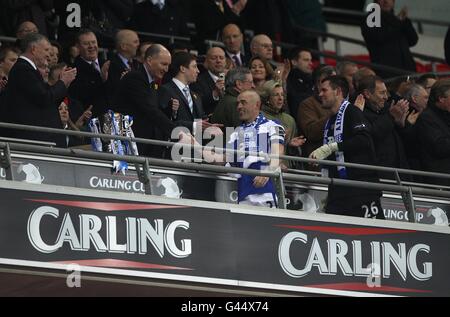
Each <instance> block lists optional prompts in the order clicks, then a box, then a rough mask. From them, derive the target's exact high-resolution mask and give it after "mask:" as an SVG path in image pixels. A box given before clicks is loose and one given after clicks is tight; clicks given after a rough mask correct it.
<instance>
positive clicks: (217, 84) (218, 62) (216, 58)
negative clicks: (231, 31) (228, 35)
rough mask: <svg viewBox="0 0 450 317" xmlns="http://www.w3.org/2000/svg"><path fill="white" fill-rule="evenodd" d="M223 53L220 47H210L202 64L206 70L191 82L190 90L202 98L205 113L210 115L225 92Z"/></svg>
mask: <svg viewBox="0 0 450 317" xmlns="http://www.w3.org/2000/svg"><path fill="white" fill-rule="evenodd" d="M225 64H226V62H225V53H224V51H223V49H221V48H220V47H211V48H210V49H209V50H208V52H207V54H206V59H205V63H204V66H205V68H206V71H204V72H203V73H201V74H200V75H199V76H198V79H197V82H195V83H193V84H192V86H191V87H192V90H194V91H195V92H197V93H199V94H200V96H201V98H202V104H203V109H204V111H205V115H207V116H208V115H211V114H212V113H213V112H214V110H215V109H216V107H217V104H218V103H219V99H220V96H222V95H223V94H224V92H225Z"/></svg>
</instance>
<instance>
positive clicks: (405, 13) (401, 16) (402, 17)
mask: <svg viewBox="0 0 450 317" xmlns="http://www.w3.org/2000/svg"><path fill="white" fill-rule="evenodd" d="M397 16H398V18H399V19H400V21H403V20H405V19H406V18H407V17H408V7H406V6H405V7H403V8H402V9H401V10H400V12H399V13H398V15H397Z"/></svg>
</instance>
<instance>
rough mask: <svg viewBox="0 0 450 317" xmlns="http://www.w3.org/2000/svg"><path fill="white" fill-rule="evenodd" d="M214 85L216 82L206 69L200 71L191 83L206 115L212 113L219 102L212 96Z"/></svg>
mask: <svg viewBox="0 0 450 317" xmlns="http://www.w3.org/2000/svg"><path fill="white" fill-rule="evenodd" d="M215 87H216V83H215V82H214V80H213V79H212V77H211V75H210V74H209V72H208V71H205V72H203V73H201V74H200V75H199V76H198V78H197V81H196V82H195V83H194V84H192V85H191V88H192V90H193V91H195V92H197V93H199V94H200V96H201V98H202V105H203V108H204V111H205V114H206V115H209V114H212V113H213V112H214V110H215V109H216V107H217V104H218V103H219V100H214V97H213V90H214V89H215Z"/></svg>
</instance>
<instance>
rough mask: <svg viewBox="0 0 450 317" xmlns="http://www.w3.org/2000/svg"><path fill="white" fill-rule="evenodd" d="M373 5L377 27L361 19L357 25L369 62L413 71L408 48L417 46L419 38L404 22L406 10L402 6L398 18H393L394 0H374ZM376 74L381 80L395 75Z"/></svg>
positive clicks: (386, 73) (411, 27)
mask: <svg viewBox="0 0 450 317" xmlns="http://www.w3.org/2000/svg"><path fill="white" fill-rule="evenodd" d="M375 2H376V3H377V4H379V5H380V7H381V21H380V25H379V26H378V25H377V26H375V27H374V26H371V25H368V23H367V19H366V18H364V19H362V21H363V22H362V24H361V32H362V35H363V37H364V41H365V42H366V44H367V49H368V50H369V53H370V59H371V61H372V62H373V63H377V64H383V65H386V66H391V67H396V68H401V69H404V70H409V71H411V72H416V63H415V61H414V59H413V57H412V55H411V51H410V50H409V48H410V47H411V46H414V45H416V44H417V41H418V39H419V37H418V36H417V32H416V30H415V29H414V27H413V25H412V23H411V20H410V19H408V10H407V9H406V7H404V8H402V9H401V10H400V12H399V13H398V15H395V14H394V6H395V0H376V1H375ZM369 14H371V13H369ZM378 73H379V75H380V76H381V77H383V78H389V77H394V76H396V75H398V74H396V73H392V72H389V71H379V72H378Z"/></svg>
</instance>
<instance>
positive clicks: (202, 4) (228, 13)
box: [192, 0, 245, 53]
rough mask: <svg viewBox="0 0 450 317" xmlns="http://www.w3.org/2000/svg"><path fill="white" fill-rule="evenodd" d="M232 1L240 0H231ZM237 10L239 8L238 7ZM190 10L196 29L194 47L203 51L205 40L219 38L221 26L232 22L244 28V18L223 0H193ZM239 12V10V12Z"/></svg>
mask: <svg viewBox="0 0 450 317" xmlns="http://www.w3.org/2000/svg"><path fill="white" fill-rule="evenodd" d="M232 2H233V3H237V2H242V1H232ZM238 10H241V8H239V9H238ZM192 12H193V18H194V22H195V26H196V29H197V40H196V45H195V46H196V47H197V48H198V49H199V51H200V53H203V52H205V50H206V47H205V43H204V41H205V40H219V39H220V33H221V31H222V28H223V27H224V26H226V25H227V24H230V23H234V24H236V25H238V26H239V27H240V28H241V29H244V21H245V20H244V19H242V17H241V16H240V14H237V11H236V9H235V8H234V6H233V7H230V5H229V2H228V1H225V0H193V2H192ZM239 13H240V12H239Z"/></svg>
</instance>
